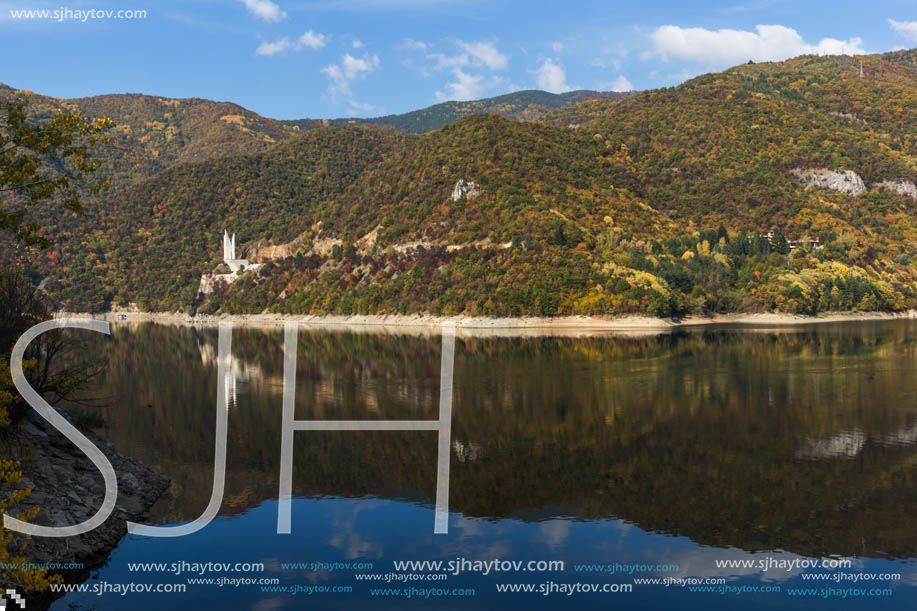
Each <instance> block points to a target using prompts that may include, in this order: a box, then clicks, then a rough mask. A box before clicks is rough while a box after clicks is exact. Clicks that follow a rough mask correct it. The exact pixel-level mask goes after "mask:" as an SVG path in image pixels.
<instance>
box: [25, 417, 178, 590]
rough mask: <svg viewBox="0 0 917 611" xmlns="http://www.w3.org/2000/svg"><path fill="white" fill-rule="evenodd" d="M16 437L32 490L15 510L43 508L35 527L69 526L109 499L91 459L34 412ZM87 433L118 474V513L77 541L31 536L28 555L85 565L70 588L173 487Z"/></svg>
mask: <svg viewBox="0 0 917 611" xmlns="http://www.w3.org/2000/svg"><path fill="white" fill-rule="evenodd" d="M16 433H17V435H16V442H17V443H16V444H13V457H14V458H16V459H18V460H19V461H20V462H21V464H22V473H23V477H22V482H21V483H20V487H23V488H31V489H32V494H31V495H29V496H28V497H27V498H26V499H25V501H24V502H23V503H22V504H21V505H19V506H16V507H14V508H13V511H14V512H15V513H19V511H20V510H27V509H30V508H32V507H40V508H41V509H40V511H39V512H38V516H37V517H36V518H35V519H34V520H33V522H34V523H35V524H40V525H43V526H70V525H73V524H77V523H79V522H82V521H84V520H86V519H88V518H89V517H91V516H93V515H94V514H95V512H96V511H97V510H98V508H99V507H101V506H102V500H103V499H104V498H105V483H104V481H103V479H102V475H101V473H99V471H98V469H96V468H95V466H94V465H93V464H92V462H91V461H90V460H89V458H87V457H86V456H85V455H84V454H83V453H82V452H81V451H80V450H79V449H78V448H77V447H76V446H75V445H73V444H72V443H71V442H70V441H69V440H68V439H67V438H66V437H64V436H63V435H61V434H60V433H59V432H58V431H57V429H55V428H54V427H52V426H51V425H50V424H48V423H47V422H46V421H45V420H44V419H43V418H41V417H40V416H39V415H38V414H37V413H36V412H35V411H34V410H31V409H30V410H29V411H28V412H27V413H26V415H25V416H23V420H22V422H21V423H20V425H19V429H18V431H16ZM84 434H85V435H86V437H88V438H89V440H90V441H92V443H94V444H95V445H96V446H97V447H98V448H99V449H100V450H101V451H102V453H103V454H105V456H106V457H108V460H109V461H111V464H112V466H113V467H114V469H115V473H117V475H118V499H117V504H116V505H115V510H114V511H113V512H112V514H111V516H110V517H109V518H108V520H106V521H105V522H104V523H103V524H102V525H101V526H99V527H98V528H96V529H95V530H92V531H90V532H88V533H85V534H83V535H78V536H75V537H54V538H49V537H33V538H31V539H29V540H28V546H27V547H26V551H25V557H26V559H27V560H29V561H30V562H33V563H44V562H81V563H82V564H83V565H84V566H85V567H86V568H85V569H83V570H82V571H65V572H64V578H65V580H66V582H67V583H76V582H78V581H80V580H82V579H85V578H86V577H88V575H89V569H90V568H91V567H93V566H97V565H98V564H100V563H102V562H104V561H105V560H106V558H107V557H108V554H109V553H110V552H111V550H112V549H114V548H115V546H116V545H117V544H118V542H119V541H120V540H121V538H122V537H124V535H125V534H127V521H128V520H130V521H132V522H139V523H143V521H144V514H145V513H146V511H147V510H148V509H149V508H150V507H151V506H152V505H153V503H155V502H156V500H157V499H158V498H159V497H160V496H161V495H162V494H163V493H164V492H165V491H166V489H167V488H168V487H169V478H168V477H166V476H165V475H160V474H157V473H154V472H153V471H151V470H150V469H148V468H146V467H145V466H143V465H141V464H140V463H138V462H136V461H134V460H132V459H130V458H128V457H127V456H124V455H123V454H121V453H119V452H118V451H116V450H115V448H114V446H112V444H110V443H109V442H107V441H105V440H104V439H101V438H100V437H99V436H98V435H95V434H93V433H92V432H85V431H84ZM17 537H19V535H17ZM49 596H51V595H50V594H49ZM30 604H31V603H30ZM37 608H40V607H37Z"/></svg>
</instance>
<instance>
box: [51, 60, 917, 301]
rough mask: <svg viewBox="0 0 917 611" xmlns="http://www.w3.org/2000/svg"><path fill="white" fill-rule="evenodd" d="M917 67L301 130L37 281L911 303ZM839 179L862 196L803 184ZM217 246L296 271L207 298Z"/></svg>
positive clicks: (154, 181)
mask: <svg viewBox="0 0 917 611" xmlns="http://www.w3.org/2000/svg"><path fill="white" fill-rule="evenodd" d="M915 53H917V52H915V51H906V52H898V53H893V54H885V55H874V56H862V57H857V58H849V57H845V56H834V57H830V56H829V57H814V56H802V57H800V58H794V59H792V60H788V61H786V62H776V63H770V64H755V65H742V66H737V67H734V68H731V69H728V70H726V71H723V72H719V73H713V74H708V75H702V76H700V77H697V78H695V79H692V80H690V81H687V82H686V83H684V84H682V85H680V86H678V87H672V88H666V89H661V90H655V91H649V92H643V93H639V94H637V95H634V96H631V97H628V98H627V99H624V100H617V101H609V100H588V101H586V102H584V103H582V104H580V105H578V106H576V107H572V108H571V109H561V110H559V111H556V112H555V113H553V114H550V115H547V116H546V117H545V118H544V120H542V121H540V122H531V121H528V122H520V121H511V120H508V119H506V118H503V117H500V116H497V115H493V114H483V115H473V116H469V117H465V118H462V119H460V120H459V121H457V122H455V123H451V124H449V125H447V126H444V127H442V128H440V129H437V130H434V131H431V132H428V133H425V134H423V135H419V136H418V135H410V134H401V133H399V132H396V131H394V130H385V129H381V130H380V129H377V128H374V127H366V126H348V127H333V126H328V127H320V128H317V129H312V130H302V131H300V133H299V134H294V135H292V136H291V137H290V138H289V139H288V140H287V141H285V142H282V143H276V144H272V145H269V146H267V147H266V148H265V149H264V150H263V151H262V152H256V153H252V154H247V155H235V156H229V157H219V158H212V159H203V160H196V161H194V162H193V163H178V164H176V165H174V166H173V167H172V168H171V169H169V170H167V171H165V172H163V173H161V174H159V175H157V176H153V177H152V178H149V179H146V180H143V181H140V182H138V183H137V184H136V185H134V186H132V187H130V188H128V189H125V190H123V191H121V192H118V193H114V194H112V196H110V197H109V198H108V199H107V200H105V202H102V203H99V204H97V205H96V206H95V207H94V208H93V210H91V211H90V214H89V219H87V220H79V219H71V220H66V221H62V222H61V223H59V224H57V225H54V226H53V227H51V229H53V230H55V231H58V232H61V233H62V234H63V235H65V236H67V239H66V240H65V241H66V243H65V244H63V245H62V251H64V253H65V256H61V257H60V259H59V260H58V261H56V262H55V261H52V260H51V259H52V257H51V256H47V257H45V258H44V260H43V261H42V262H41V264H40V265H39V267H40V269H41V272H40V273H41V274H42V275H45V276H48V277H49V278H50V279H51V280H50V281H49V283H48V287H49V290H51V291H52V292H54V293H55V294H56V295H58V296H60V297H61V298H62V299H64V301H65V302H66V303H68V304H69V306H68V307H70V309H75V310H76V309H97V310H98V309H102V310H104V309H107V308H110V307H112V306H114V305H121V306H124V305H127V304H129V303H137V304H138V306H139V307H140V308H141V309H146V310H175V309H177V308H183V309H188V308H190V309H197V308H200V309H202V310H203V311H206V312H227V313H244V312H262V311H269V312H278V313H304V314H305V313H308V314H321V313H339V314H351V313H361V314H367V313H380V314H385V313H412V312H429V313H434V314H444V315H452V314H458V313H465V314H469V315H511V316H513V315H540V316H544V315H547V316H555V315H571V314H573V315H576V314H591V315H612V314H624V313H651V314H655V315H669V314H684V313H707V312H711V313H718V312H720V313H722V312H737V311H749V312H755V311H778V312H789V313H814V312H820V311H828V310H877V309H879V310H901V309H906V308H908V307H914V305H917V274H915V272H914V271H913V269H912V266H911V262H912V260H913V259H914V257H915V256H917V223H915V217H914V214H915V212H917V201H915V198H914V197H911V196H910V195H908V193H909V191H908V190H907V189H906V188H904V189H902V190H901V191H897V190H895V189H893V188H888V185H890V184H893V185H894V184H899V185H907V184H913V183H914V182H917V134H915V133H914V130H913V128H912V127H911V126H913V125H915V124H917V96H915V91H917V87H915V84H917V62H914V61H913V58H914V56H915ZM861 64H862V66H863V70H862V76H861V70H860V65H861ZM574 115H575V118H576V120H572V121H571V120H570V118H571V117H572V116H574ZM841 171H843V172H851V173H853V174H854V175H856V176H857V177H862V180H863V188H862V189H861V190H857V191H856V192H855V193H853V192H850V193H846V192H840V191H836V190H832V188H823V187H821V186H819V184H815V183H812V182H811V181H809V182H808V183H807V182H805V181H803V180H802V179H801V178H800V175H803V176H808V175H810V173H811V172H828V173H829V174H831V173H832V172H836V173H841ZM800 172H801V174H800ZM807 172H808V173H809V174H807ZM462 184H464V185H465V187H463V188H462V189H458V188H457V187H458V186H460V185H462ZM813 184H815V186H812V185H813ZM469 185H473V188H471V189H469V188H466V187H468V186H469ZM456 194H458V195H456ZM87 226H90V227H92V229H91V230H89V231H86V227H87ZM224 226H229V227H228V228H229V229H230V230H235V231H236V232H237V233H239V235H240V245H241V246H243V247H246V248H248V247H252V246H253V245H254V244H255V243H256V242H259V241H260V243H261V244H262V245H267V246H278V245H283V244H286V245H287V246H288V247H289V248H287V249H286V250H284V249H280V250H278V251H277V252H281V251H283V252H287V253H288V254H290V255H292V256H289V257H285V258H281V259H276V260H274V261H264V263H265V265H264V266H263V267H262V268H261V269H260V270H259V271H258V272H257V273H256V272H250V273H246V274H243V275H242V276H240V277H239V278H238V279H237V281H236V282H234V283H232V285H230V286H223V287H218V290H216V291H215V292H214V293H213V294H212V295H207V296H204V297H202V296H198V295H196V291H197V285H198V280H199V276H200V274H201V273H206V272H208V271H210V270H212V269H214V267H215V266H216V265H217V263H219V252H218V246H219V242H218V236H219V235H221V233H222V229H223V228H224ZM75 236H79V239H74V237H75ZM810 238H811V239H810ZM815 238H819V239H818V240H815ZM294 242H295V248H293V246H290V245H291V244H294ZM799 244H805V247H799V248H797V245H799ZM794 248H795V250H793V249H794ZM73 261H76V262H78V263H73ZM170 269H177V270H179V271H177V272H176V271H170ZM81 306H82V307H81Z"/></svg>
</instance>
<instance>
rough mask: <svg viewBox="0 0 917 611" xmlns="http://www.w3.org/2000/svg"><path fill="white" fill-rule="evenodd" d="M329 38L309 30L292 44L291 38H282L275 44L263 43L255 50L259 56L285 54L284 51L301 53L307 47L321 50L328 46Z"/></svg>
mask: <svg viewBox="0 0 917 611" xmlns="http://www.w3.org/2000/svg"><path fill="white" fill-rule="evenodd" d="M327 41H328V39H327V37H326V36H325V35H324V34H316V33H315V32H313V31H312V30H309V31H308V32H306V33H305V34H303V35H302V36H300V37H299V38H298V39H296V42H295V43H294V42H291V41H290V39H289V38H286V37H284V38H281V39H280V40H276V41H274V42H262V43H261V44H260V45H258V48H257V49H255V53H257V54H258V55H267V56H271V55H276V54H277V53H283V52H284V51H291V50H292V51H301V50H302V49H303V48H305V47H309V48H310V49H315V50H318V49H321V48H322V47H324V46H325V45H326V44H327Z"/></svg>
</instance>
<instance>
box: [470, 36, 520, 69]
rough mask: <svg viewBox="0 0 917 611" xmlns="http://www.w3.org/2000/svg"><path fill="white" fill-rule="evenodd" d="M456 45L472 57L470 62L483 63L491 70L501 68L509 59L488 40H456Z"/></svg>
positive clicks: (504, 66)
mask: <svg viewBox="0 0 917 611" xmlns="http://www.w3.org/2000/svg"><path fill="white" fill-rule="evenodd" d="M458 46H459V47H461V48H462V49H464V50H465V52H466V53H468V54H469V55H470V56H471V57H472V63H475V64H484V65H485V66H487V67H488V68H490V69H491V70H503V69H504V68H506V66H507V64H508V63H509V61H508V60H507V58H506V56H505V55H503V54H502V53H500V52H499V51H497V48H496V47H495V46H494V45H493V43H489V42H462V41H459V42H458Z"/></svg>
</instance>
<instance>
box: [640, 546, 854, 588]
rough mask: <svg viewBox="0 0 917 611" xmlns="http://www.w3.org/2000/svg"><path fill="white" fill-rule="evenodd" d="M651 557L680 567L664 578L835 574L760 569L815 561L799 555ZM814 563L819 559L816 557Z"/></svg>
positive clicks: (707, 552)
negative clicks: (739, 564) (771, 562)
mask: <svg viewBox="0 0 917 611" xmlns="http://www.w3.org/2000/svg"><path fill="white" fill-rule="evenodd" d="M652 556H653V557H654V560H653V562H654V563H655V564H677V565H678V569H679V570H678V572H677V573H665V574H661V575H663V576H670V577H682V578H684V577H698V578H703V577H723V578H725V579H738V578H740V577H752V576H758V577H760V579H761V581H770V582H773V581H786V580H788V579H792V578H793V577H796V576H797V575H801V574H802V573H805V572H806V571H810V572H811V571H817V572H822V573H829V572H832V569H827V568H826V569H823V568H813V567H808V568H801V567H798V566H793V567H791V568H790V569H789V570H787V569H786V568H785V567H783V568H781V567H774V566H771V567H768V569H767V570H766V571H764V570H762V569H761V568H759V567H758V563H759V562H761V561H762V560H766V559H773V560H774V561H776V562H783V563H790V562H793V563H794V564H795V563H796V561H797V560H813V558H810V557H808V556H800V555H798V554H792V553H790V552H781V551H773V552H757V553H751V552H746V551H744V550H741V549H736V548H729V549H720V548H714V547H700V548H697V549H692V550H688V551H683V552H676V553H675V554H674V555H673V554H667V553H665V552H664V551H662V552H659V551H656V552H653V553H652ZM844 559H845V560H850V561H851V562H852V565H851V568H852V569H857V568H862V566H863V563H862V561H860V560H858V559H856V558H844ZM717 560H719V561H723V560H734V561H739V560H750V561H752V562H753V563H754V566H753V567H748V568H745V567H718V566H716V562H717ZM815 560H820V559H818V558H816V559H815Z"/></svg>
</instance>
